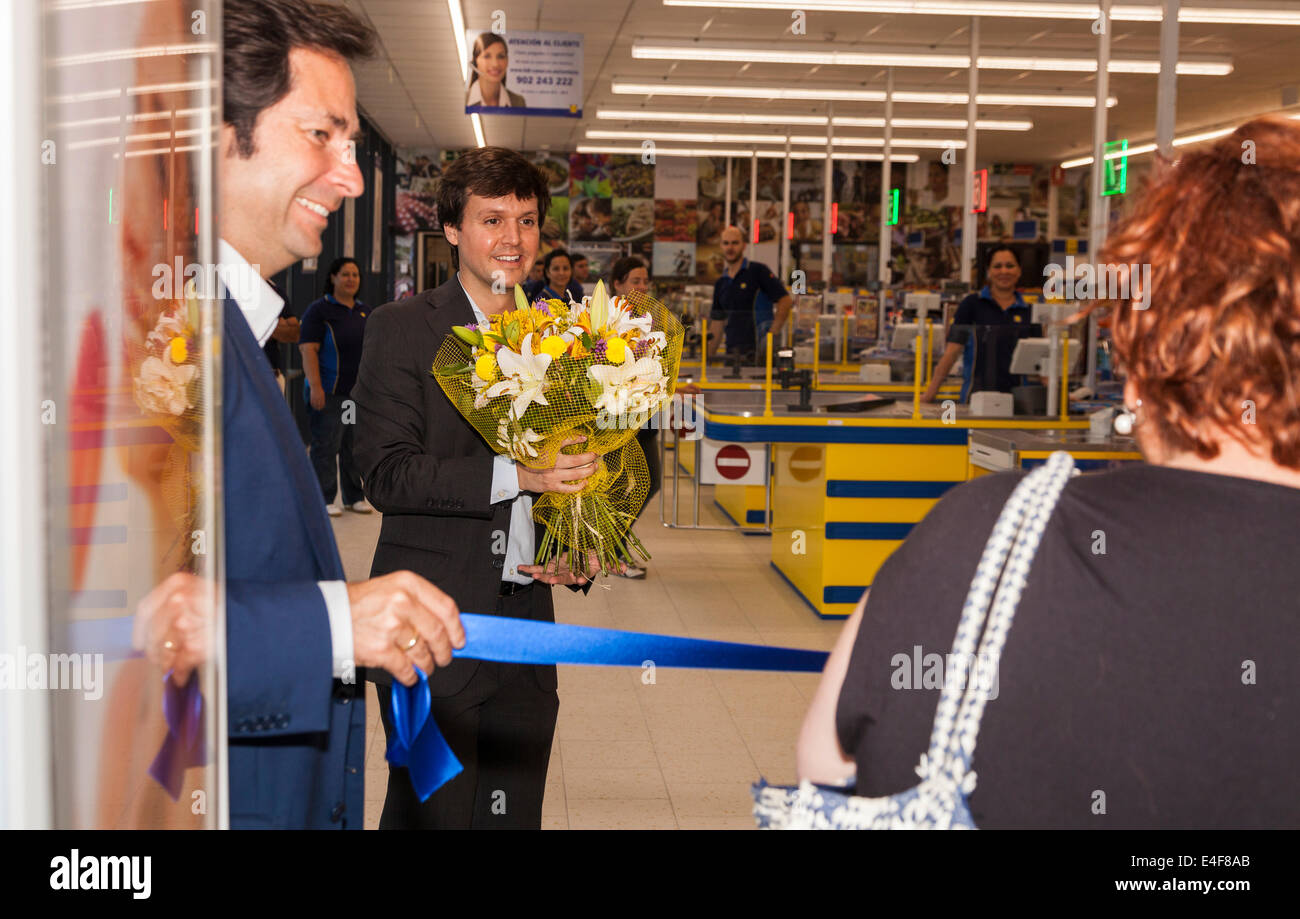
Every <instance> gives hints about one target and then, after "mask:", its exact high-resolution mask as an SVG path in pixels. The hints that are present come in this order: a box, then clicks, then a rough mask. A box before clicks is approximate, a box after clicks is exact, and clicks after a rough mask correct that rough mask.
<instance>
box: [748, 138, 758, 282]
mask: <svg viewBox="0 0 1300 919" xmlns="http://www.w3.org/2000/svg"><path fill="white" fill-rule="evenodd" d="M757 220H758V150H755V151H754V155H753V156H752V157H750V159H749V228H748V229H747V230H746V231H745V233H746V235H752V238H751V239H750V240H749V257H750V258H753V257H754V247H755V246H757V245H758V233H757V232H755V231H756V229H757V227H756V226H755V221H757Z"/></svg>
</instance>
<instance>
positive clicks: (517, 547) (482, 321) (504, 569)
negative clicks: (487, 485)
mask: <svg viewBox="0 0 1300 919" xmlns="http://www.w3.org/2000/svg"><path fill="white" fill-rule="evenodd" d="M456 280H457V281H458V282H460V289H461V290H465V284H464V282H463V281H461V280H460V273H459V272H457V273H456ZM465 299H466V300H468V301H469V306H470V309H472V310H473V311H474V319H475V320H476V321H477V322H478V324H479V325H480V326H486V325H487V324H488V318H487V316H485V315H484V314H483V311H482V310H481V309H479V308H478V304H477V303H475V302H474V298H473V297H471V296H470V295H469V291H468V290H465ZM502 501H513V502H514V504H513V505H512V506H511V508H510V532H509V533H508V534H507V536H506V557H505V564H503V565H502V566H501V580H503V581H513V582H514V583H516V584H528V583H531V582H532V580H533V578H532V576H531V575H527V574H524V573H523V572H521V571H520V570H519V566H520V565H532V564H534V558H535V555H536V552H537V549H536V541H537V540H536V537H537V533H536V531H535V530H534V529H533V498H532V495H529V494H528V493H526V492H521V491H520V490H519V470H518V469H517V468H516V467H515V461H514V460H512V459H511V458H510V457H508V456H501V455H500V454H498V455H497V456H495V457H493V467H492V503H493V504H500V503H501V502H502Z"/></svg>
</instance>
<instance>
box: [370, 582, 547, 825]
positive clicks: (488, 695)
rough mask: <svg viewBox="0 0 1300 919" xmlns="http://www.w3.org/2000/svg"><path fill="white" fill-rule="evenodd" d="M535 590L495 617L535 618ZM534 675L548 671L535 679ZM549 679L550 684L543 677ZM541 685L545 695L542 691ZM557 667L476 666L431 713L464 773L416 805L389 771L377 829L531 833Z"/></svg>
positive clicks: (382, 696) (538, 808)
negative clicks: (533, 607)
mask: <svg viewBox="0 0 1300 919" xmlns="http://www.w3.org/2000/svg"><path fill="white" fill-rule="evenodd" d="M538 594H539V591H537V590H536V589H534V590H527V591H524V592H523V593H520V594H516V595H514V596H511V597H501V598H499V599H498V601H497V609H498V612H499V614H500V615H503V616H512V617H515V618H519V619H533V618H537V617H536V616H534V615H533V613H532V609H531V605H532V604H533V603H534V602H535V599H536V597H537V596H538ZM538 671H549V674H542V675H539V673H538ZM547 676H549V679H547ZM542 681H545V682H546V683H547V685H549V686H550V687H552V688H551V689H543V688H542V685H541V682H542ZM554 686H555V667H554V666H550V667H542V666H536V665H532V664H498V663H493V662H491V661H481V662H480V663H479V665H478V668H477V670H475V672H474V675H473V676H472V677H470V680H469V682H468V683H467V684H466V685H465V688H464V689H462V690H461V691H460V692H458V693H456V694H455V695H452V696H445V697H442V698H437V697H435V698H434V699H433V700H432V709H431V715H432V717H433V719H434V721H436V722H437V724H438V728H439V730H441V731H442V735H443V737H445V738H446V739H447V744H448V745H449V746H450V747H451V750H452V752H453V753H455V754H456V758H457V759H459V760H460V762H461V765H462V766H464V767H465V771H464V772H462V773H461V774H460V775H458V776H456V777H455V778H454V779H452V780H451V781H450V782H448V783H447V784H446V785H443V786H442V787H441V788H439V789H438V790H437V791H436V792H434V793H433V794H432V795H430V797H429V800H427V801H424V802H421V801H420V799H419V798H417V797H416V795H415V789H414V787H413V786H412V785H411V777H410V774H409V773H408V772H407V770H406V769H404V768H394V767H393V766H389V767H388V794H387V797H385V799H384V811H383V814H382V815H381V816H380V818H379V828H380V829H381V830H450V829H465V830H468V829H475V830H537V829H541V826H542V796H543V794H544V793H545V791H546V770H547V767H548V766H549V765H550V760H551V744H552V741H553V740H554V738H555V718H556V715H557V714H558V713H559V710H560V697H559V695H558V694H557V693H556V691H555V689H554ZM379 711H380V715H381V717H382V718H383V722H384V735H385V737H386V738H387V737H391V736H392V731H393V724H392V713H391V709H390V701H389V695H388V692H387V691H386V689H385V687H380V692H379Z"/></svg>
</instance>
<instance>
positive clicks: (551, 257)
mask: <svg viewBox="0 0 1300 919" xmlns="http://www.w3.org/2000/svg"><path fill="white" fill-rule="evenodd" d="M557 258H567V259H568V260H569V267H570V268H573V256H572V255H570V254H569V253H568V252H565V251H564V250H563V249H552V250H551V251H550V252H548V253H546V258H545V259H544V260H543V264H544V265H545V266H546V267H545V268H544V269H543V274H544V276H545V277H546V281H547V283H550V280H551V262H553V261H555V260H556V259H557Z"/></svg>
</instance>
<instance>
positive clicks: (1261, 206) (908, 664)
mask: <svg viewBox="0 0 1300 919" xmlns="http://www.w3.org/2000/svg"><path fill="white" fill-rule="evenodd" d="M1247 142H1249V143H1247ZM1251 147H1253V148H1254V150H1255V157H1254V158H1250V157H1246V159H1249V160H1251V161H1250V162H1244V161H1243V150H1245V149H1249V148H1251ZM1101 255H1102V261H1103V262H1106V263H1113V264H1125V265H1137V266H1146V265H1149V266H1150V267H1151V275H1150V277H1151V290H1150V291H1140V290H1139V291H1133V294H1132V296H1133V299H1132V300H1130V301H1128V302H1120V303H1112V304H1109V307H1110V308H1111V309H1112V310H1113V313H1112V316H1113V321H1114V340H1115V348H1116V351H1117V353H1118V355H1119V358H1120V363H1121V366H1122V369H1123V371H1124V372H1125V374H1126V384H1125V401H1126V402H1127V408H1128V412H1129V413H1131V414H1129V415H1126V416H1125V423H1126V425H1127V424H1129V423H1131V425H1132V430H1133V432H1134V434H1135V435H1136V437H1137V439H1138V441H1139V443H1140V445H1141V447H1142V451H1143V454H1144V455H1145V457H1146V459H1147V461H1148V462H1147V464H1145V465H1139V464H1134V465H1129V466H1125V467H1122V468H1119V469H1116V470H1114V471H1111V472H1105V473H1100V474H1096V475H1085V476H1079V477H1077V478H1074V479H1073V480H1071V481H1070V482H1069V483H1068V484H1067V485H1066V487H1065V491H1064V493H1063V494H1062V496H1061V499H1060V503H1059V504H1058V505H1057V507H1056V511H1055V513H1054V514H1053V515H1052V517H1051V518H1050V520H1049V521H1048V524H1047V529H1046V532H1045V533H1044V535H1043V540H1042V543H1041V545H1040V547H1039V549H1038V554H1037V556H1036V558H1035V561H1034V564H1033V567H1032V569H1031V570H1030V572H1029V576H1028V582H1027V585H1026V589H1025V592H1024V595H1023V598H1022V599H1021V602H1020V605H1019V610H1018V612H1017V613H1016V615H1015V619H1014V621H1013V623H1012V625H1011V627H1010V631H1009V633H1008V636H1007V639H1006V645H1005V648H1004V650H1003V653H1002V658H1001V664H1000V668H999V669H998V671H997V672H996V673H995V674H993V675H992V678H993V682H992V684H991V686H989V687H988V688H989V695H990V697H991V699H992V701H990V703H989V704H988V707H987V709H986V711H985V714H984V718H983V724H982V728H981V730H980V733H979V745H978V749H977V751H976V753H975V759H974V770H975V773H976V774H977V775H978V781H977V783H976V786H975V790H974V792H973V793H972V794H971V796H970V799H969V803H970V807H971V811H972V815H973V816H974V818H975V822H976V823H977V824H978V825H979V826H981V827H986V828H992V827H1031V826H1032V827H1077V828H1084V827H1092V828H1111V829H1118V828H1125V827H1178V828H1189V827H1197V828H1209V827H1216V828H1217V827H1297V826H1300V790H1297V786H1296V782H1295V763H1296V761H1297V757H1298V756H1300V721H1298V720H1297V718H1296V711H1297V703H1300V668H1297V666H1296V663H1295V662H1296V660H1297V659H1298V658H1300V628H1297V623H1296V612H1297V604H1298V603H1300V599H1297V598H1300V564H1297V563H1296V558H1297V547H1298V546H1300V123H1296V122H1294V121H1286V120H1281V119H1261V120H1257V121H1253V122H1251V123H1249V124H1247V125H1245V126H1243V127H1241V128H1240V129H1238V130H1237V131H1236V132H1234V133H1233V134H1231V135H1229V136H1227V137H1225V138H1223V139H1221V140H1219V141H1218V142H1217V143H1215V144H1214V145H1212V146H1207V147H1204V148H1202V149H1200V150H1198V151H1195V152H1186V153H1183V155H1182V158H1181V160H1180V161H1179V162H1178V163H1176V164H1174V165H1172V166H1167V167H1164V168H1162V169H1161V170H1160V171H1159V173H1158V174H1157V175H1156V176H1155V178H1154V179H1153V181H1152V183H1151V184H1150V186H1149V187H1148V188H1147V190H1146V192H1145V194H1144V195H1143V197H1142V200H1141V201H1140V202H1139V203H1138V206H1137V208H1136V212H1135V213H1134V215H1133V216H1132V217H1131V218H1130V219H1128V220H1127V221H1126V222H1125V223H1124V224H1123V225H1122V226H1121V227H1120V228H1119V229H1118V231H1117V232H1116V233H1115V234H1113V235H1112V236H1111V238H1110V240H1109V241H1108V243H1107V244H1106V246H1105V248H1104V249H1103V251H1102V253H1101ZM1140 273H1144V270H1143V271H1142V272H1134V275H1135V276H1137V275H1139V274H1140ZM1148 294H1149V296H1150V300H1149V307H1148V308H1146V309H1142V308H1141V307H1142V306H1143V303H1144V300H1143V297H1144V296H1145V295H1148ZM1094 308H1095V307H1094ZM1019 480H1020V476H1019V475H1017V474H1007V475H997V476H988V477H984V478H980V479H977V480H975V481H973V482H970V483H968V484H966V485H964V486H962V487H960V488H957V489H954V490H953V491H952V492H950V493H949V494H948V496H946V497H945V498H944V499H943V500H942V501H941V502H940V503H939V504H938V505H937V506H936V507H935V508H934V509H933V510H932V511H931V512H930V514H929V515H928V516H927V517H926V518H925V519H924V520H923V521H921V523H919V524H918V525H917V526H916V527H915V529H914V530H913V531H912V533H911V535H910V536H909V537H908V539H907V540H906V542H904V544H903V545H902V546H901V547H900V548H899V549H898V551H896V552H895V553H894V554H893V555H892V556H891V557H890V558H889V560H888V561H887V562H886V563H885V565H884V566H883V567H882V568H881V570H880V572H879V574H878V575H877V576H876V580H875V583H874V584H872V586H871V590H870V600H869V602H868V599H867V597H864V598H863V600H862V602H861V603H860V604H859V605H858V609H857V611H856V612H855V613H854V614H853V617H852V619H851V620H850V621H849V623H848V626H847V628H846V629H845V630H844V632H843V634H842V635H841V636H840V639H839V642H838V644H837V645H836V648H835V651H834V653H833V655H832V657H831V660H830V662H829V663H828V665H827V668H826V671H825V673H824V675H823V677H822V682H821V685H820V687H819V688H818V690H817V693H816V696H815V697H814V700H813V703H812V705H811V707H810V710H809V712H808V715H807V717H806V719H805V722H804V726H803V730H802V733H801V736H800V740H799V752H798V763H799V771H800V774H801V776H802V777H803V778H807V779H810V780H812V781H813V782H821V783H828V784H829V783H836V782H840V781H849V780H850V777H851V776H856V782H855V787H856V793H857V794H859V795H865V796H882V795H888V794H893V793H896V792H900V791H903V790H905V789H907V788H910V787H912V786H914V785H915V784H916V782H917V776H916V772H915V767H916V765H917V761H918V759H919V757H920V754H921V753H922V752H923V751H925V750H926V748H927V745H928V744H927V741H928V738H929V733H930V728H931V724H932V721H933V718H934V713H935V704H936V701H937V699H938V696H939V693H938V691H937V686H938V685H939V680H940V679H941V678H942V668H943V666H944V663H945V657H944V656H945V655H946V653H947V652H948V651H949V650H950V649H951V647H952V643H953V635H954V631H955V628H956V625H957V621H958V618H959V615H960V612H961V608H962V601H963V598H964V597H965V595H966V591H967V588H968V586H969V584H970V580H971V575H972V573H973V572H974V570H975V566H976V562H977V560H978V556H979V554H980V551H981V548H982V545H983V542H984V540H983V538H982V536H983V534H985V533H987V532H988V531H989V530H990V528H991V526H992V523H993V521H994V520H995V518H996V517H997V515H998V512H999V511H1000V509H1001V508H1002V506H1003V503H1004V502H1005V501H1006V499H1007V497H1008V495H1009V493H1010V492H1011V490H1012V488H1013V487H1014V486H1015V485H1016V483H1017V482H1018V481H1019ZM972 533H977V534H980V538H971V534H972ZM940 560H941V561H940ZM937 566H942V568H941V569H939V568H938V567H937ZM939 570H942V571H943V572H946V574H945V575H943V576H938V572H939ZM936 668H938V669H937V672H935V671H936ZM932 677H934V678H932ZM986 685H987V684H986Z"/></svg>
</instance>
